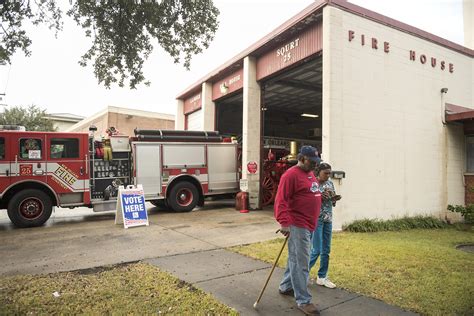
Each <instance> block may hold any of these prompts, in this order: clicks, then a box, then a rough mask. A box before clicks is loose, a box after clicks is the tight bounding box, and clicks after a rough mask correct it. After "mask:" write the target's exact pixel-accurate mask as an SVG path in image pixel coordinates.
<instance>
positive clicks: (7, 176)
mask: <svg viewBox="0 0 474 316" xmlns="http://www.w3.org/2000/svg"><path fill="white" fill-rule="evenodd" d="M237 146H238V145H237V144H236V143H233V142H229V141H225V140H224V141H223V138H222V137H221V136H220V135H219V134H218V132H203V131H172V130H139V129H135V136H134V137H128V136H121V135H111V136H110V137H108V138H107V139H106V140H104V141H96V140H94V136H93V135H91V134H90V133H89V134H88V133H69V132H68V133H62V132H29V131H19V130H0V208H1V209H7V212H8V216H9V218H10V220H11V221H12V222H13V224H14V225H16V226H18V227H34V226H40V225H42V224H44V223H45V222H46V221H47V220H48V219H49V217H50V216H51V213H52V210H53V207H54V206H58V207H66V208H75V207H83V206H85V207H89V208H92V209H93V210H94V211H109V210H114V209H115V207H116V196H117V190H118V188H119V186H127V185H129V184H133V185H138V184H141V185H142V186H143V190H144V194H145V199H146V200H147V201H149V202H151V203H153V204H154V205H156V206H166V207H168V208H170V209H172V210H174V211H176V212H187V211H191V210H192V209H194V208H195V207H196V206H197V205H200V206H202V205H203V204H204V198H205V197H206V196H211V195H222V194H234V193H237V192H238V191H239V170H240V163H239V162H238V148H237Z"/></svg>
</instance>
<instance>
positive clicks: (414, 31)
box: [176, 0, 474, 99]
mask: <svg viewBox="0 0 474 316" xmlns="http://www.w3.org/2000/svg"><path fill="white" fill-rule="evenodd" d="M326 5H330V6H332V7H336V8H339V9H341V10H344V11H347V12H349V13H352V14H355V15H358V16H361V17H364V18H366V19H368V20H372V21H374V22H376V23H380V24H383V25H386V26H388V27H391V28H394V29H396V30H398V31H400V32H404V33H407V34H410V35H412V36H416V37H418V38H421V39H423V40H427V41H429V42H432V43H434V44H437V45H440V46H443V47H445V48H447V49H451V50H454V51H456V52H458V53H461V54H464V55H467V56H469V57H474V50H472V49H470V48H468V47H465V46H462V45H460V44H457V43H454V42H451V41H449V40H447V39H444V38H442V37H439V36H437V35H434V34H431V33H429V32H426V31H423V30H421V29H419V28H416V27H414V26H411V25H409V24H406V23H403V22H400V21H398V20H395V19H393V18H390V17H387V16H385V15H382V14H380V13H377V12H375V11H371V10H369V9H366V8H364V7H361V6H358V5H356V4H354V3H350V2H348V1H347V0H316V1H315V2H314V3H312V4H310V5H309V6H307V7H306V8H304V9H303V10H302V11H301V12H299V13H297V14H296V15H294V16H293V17H291V18H290V19H289V20H287V21H286V22H284V23H283V24H281V25H280V26H278V27H277V28H276V29H274V30H273V31H272V32H270V33H269V34H267V35H266V36H264V37H263V38H262V39H260V40H259V41H257V42H255V43H254V44H252V45H251V46H249V47H248V48H247V49H245V50H243V51H242V52H240V53H239V54H237V55H236V56H234V57H233V58H231V59H230V60H229V61H227V62H225V63H224V64H222V65H221V66H219V67H217V68H215V69H214V70H213V71H211V72H209V73H208V74H207V75H205V76H203V77H201V78H200V79H199V80H197V81H195V82H194V83H193V84H191V85H190V86H188V87H187V88H186V89H184V90H183V91H182V92H181V93H180V94H178V96H177V97H176V99H186V98H187V97H189V96H190V95H191V94H192V93H193V92H197V91H198V90H199V87H200V85H201V84H202V83H203V82H206V81H208V80H209V79H210V78H212V77H215V76H217V75H218V74H219V73H221V72H224V71H226V70H227V69H228V68H229V67H231V66H232V65H234V64H235V63H237V62H240V61H241V60H242V59H243V58H245V57H246V56H249V55H251V54H252V53H253V52H255V51H256V50H257V49H258V48H259V47H261V46H263V45H265V44H267V43H269V42H270V41H271V40H272V39H273V38H274V37H276V36H277V35H280V34H281V33H283V32H285V31H286V30H287V29H288V28H290V27H291V26H294V25H295V24H297V23H298V22H300V21H301V20H303V19H304V18H305V17H306V16H308V15H310V14H312V13H314V12H315V11H317V10H319V9H321V8H323V7H324V6H326Z"/></svg>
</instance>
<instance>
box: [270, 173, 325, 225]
mask: <svg viewBox="0 0 474 316" xmlns="http://www.w3.org/2000/svg"><path fill="white" fill-rule="evenodd" d="M320 210H321V192H319V183H318V180H317V179H316V177H315V176H314V174H313V172H312V171H310V172H305V171H304V170H303V169H301V168H300V167H298V166H293V167H291V168H290V169H288V170H287V171H286V172H285V173H284V174H283V176H282V177H281V179H280V184H279V185H278V192H277V196H276V198H275V218H276V220H277V221H278V222H279V223H280V225H281V226H284V227H287V226H290V225H293V226H296V227H300V228H306V229H308V230H311V231H313V230H314V229H315V228H316V227H317V223H318V217H319V212H320Z"/></svg>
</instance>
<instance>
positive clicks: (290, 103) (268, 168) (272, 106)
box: [261, 56, 323, 206]
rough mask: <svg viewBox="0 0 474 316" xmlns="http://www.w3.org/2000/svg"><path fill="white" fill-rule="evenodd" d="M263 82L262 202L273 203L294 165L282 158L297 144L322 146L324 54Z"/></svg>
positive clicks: (319, 149) (298, 146) (319, 147)
mask: <svg viewBox="0 0 474 316" xmlns="http://www.w3.org/2000/svg"><path fill="white" fill-rule="evenodd" d="M261 86H262V101H263V102H262V104H263V110H264V111H263V112H262V115H263V120H262V122H263V131H264V134H263V146H264V149H263V157H262V159H263V166H264V169H263V178H262V180H261V186H262V191H261V196H262V205H263V206H266V205H269V204H271V203H273V200H274V198H275V195H276V189H277V186H278V183H279V180H280V177H281V175H282V174H283V173H284V172H285V171H286V169H287V168H288V167H290V166H291V164H289V163H284V162H282V161H283V160H284V158H285V157H287V156H288V155H289V154H290V149H291V145H290V144H291V143H292V142H296V145H294V148H295V149H296V148H298V149H299V148H300V147H301V146H303V145H311V146H314V147H316V148H317V149H318V151H319V152H321V148H322V120H323V118H322V92H323V91H322V56H318V57H316V58H314V59H312V60H310V61H306V62H304V63H303V64H301V65H299V66H297V67H295V68H293V69H291V70H286V71H284V72H283V73H281V74H279V75H277V76H275V77H273V78H271V79H269V80H266V81H265V82H263V83H262V84H261Z"/></svg>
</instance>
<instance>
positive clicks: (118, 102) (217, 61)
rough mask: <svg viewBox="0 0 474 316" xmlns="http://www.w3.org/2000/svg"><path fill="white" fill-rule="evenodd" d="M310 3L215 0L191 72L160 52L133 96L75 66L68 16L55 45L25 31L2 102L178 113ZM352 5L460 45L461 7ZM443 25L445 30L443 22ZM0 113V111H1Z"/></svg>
mask: <svg viewBox="0 0 474 316" xmlns="http://www.w3.org/2000/svg"><path fill="white" fill-rule="evenodd" d="M312 2H313V1H312V0H215V1H214V3H215V5H216V6H217V7H218V8H219V10H220V16H219V21H220V26H219V29H218V31H217V33H216V36H215V39H214V41H213V42H212V44H211V46H210V48H209V49H208V50H207V51H205V52H204V53H202V54H201V55H198V56H195V57H194V59H193V61H192V64H191V69H190V71H187V70H185V69H184V67H183V66H181V65H176V64H173V61H172V59H171V58H170V57H169V56H168V55H167V54H166V53H165V52H164V51H163V50H162V49H161V48H160V47H159V46H158V45H156V46H155V50H154V52H153V54H152V55H151V57H150V58H149V59H148V61H147V62H146V63H145V71H144V72H145V76H146V78H147V79H149V80H150V81H151V86H150V87H146V86H144V85H142V86H139V87H138V88H137V89H136V90H129V89H128V88H118V87H114V88H112V89H109V90H108V89H105V88H104V87H102V86H99V85H98V83H97V79H96V78H95V77H94V75H93V71H92V68H90V67H88V68H83V67H81V66H79V64H78V60H79V59H80V56H81V55H82V54H84V52H85V51H86V50H87V49H88V48H89V46H90V42H89V41H90V39H87V38H85V37H84V35H83V31H82V29H81V28H79V27H78V26H76V25H75V24H74V23H73V22H72V21H71V20H70V19H69V18H68V17H67V16H66V17H65V18H64V30H63V32H61V33H59V34H58V38H55V37H54V35H53V33H52V32H51V31H49V30H48V29H47V28H38V27H33V26H30V27H28V31H29V36H30V38H31V39H32V41H33V44H32V46H31V50H32V52H33V53H32V56H31V57H25V56H23V54H22V52H17V53H16V54H15V55H14V56H13V58H12V59H11V60H12V64H11V66H8V65H7V66H0V93H5V94H6V96H5V97H4V98H3V101H0V103H5V104H7V106H14V105H30V104H35V105H38V106H40V107H42V108H45V109H47V111H48V112H49V113H73V114H78V115H83V116H89V115H91V114H94V113H96V112H98V111H99V110H101V109H103V108H104V107H106V106H108V105H113V106H121V107H127V108H135V109H141V110H148V111H155V112H162V113H170V114H175V110H176V106H175V105H176V101H175V97H176V96H177V95H178V94H179V93H180V92H181V91H183V90H184V89H185V88H186V87H188V86H189V85H191V84H192V83H194V82H195V81H196V80H198V79H199V78H201V77H202V76H204V75H206V74H207V73H208V72H210V71H211V70H213V69H215V68H216V67H218V66H220V65H221V64H222V63H224V62H226V61H227V60H229V59H230V58H232V57H234V56H235V55H237V54H238V53H240V52H241V51H242V50H244V49H245V48H247V47H248V46H250V45H251V44H253V43H254V42H256V41H257V40H259V39H260V38H262V37H263V36H264V35H266V34H268V33H269V32H271V31H272V30H273V29H275V28H276V27H278V26H279V25H280V24H282V23H283V22H285V21H286V20H287V19H289V18H290V17H292V16H293V15H295V14H297V13H298V12H300V11H301V10H302V9H304V8H305V7H306V6H308V5H309V4H311V3H312ZM351 2H353V3H355V4H358V5H360V6H363V7H365V8H367V9H370V10H372V11H375V12H378V13H381V14H383V15H386V16H389V17H391V18H394V19H397V20H399V21H402V22H404V23H407V24H410V25H412V26H415V27H418V28H420V29H422V30H425V31H428V32H430V33H433V34H435V35H438V36H441V37H443V38H446V39H448V40H450V41H453V42H456V43H458V44H463V38H464V34H463V17H462V0H384V1H381V0H352V1H351ZM440 21H442V23H440ZM0 111H1V108H0Z"/></svg>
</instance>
